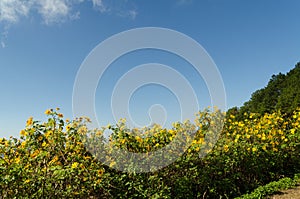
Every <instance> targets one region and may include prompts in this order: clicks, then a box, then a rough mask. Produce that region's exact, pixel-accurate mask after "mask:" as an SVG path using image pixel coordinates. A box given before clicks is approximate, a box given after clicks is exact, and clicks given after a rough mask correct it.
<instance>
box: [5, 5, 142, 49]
mask: <svg viewBox="0 0 300 199" xmlns="http://www.w3.org/2000/svg"><path fill="white" fill-rule="evenodd" d="M83 2H90V3H91V5H92V6H93V8H94V9H95V10H97V11H99V12H100V13H109V14H116V15H118V16H121V17H128V18H130V19H135V18H136V15H137V11H136V8H135V7H134V6H133V8H132V7H130V6H124V5H125V4H127V5H128V4H129V1H128V0H118V1H113V0H0V23H1V24H4V27H5V28H4V29H5V32H6V34H7V27H9V26H10V25H11V24H17V23H18V22H19V21H20V19H22V18H26V17H28V16H29V15H30V14H31V13H32V12H35V13H38V14H39V15H40V16H41V18H42V19H43V23H44V24H46V25H51V24H56V23H63V22H65V21H68V20H75V19H79V18H80V11H79V10H74V5H77V4H80V3H83ZM120 5H123V6H120ZM1 47H2V48H4V47H5V43H4V41H3V33H2V37H1Z"/></svg>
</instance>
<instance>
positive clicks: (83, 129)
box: [78, 126, 87, 135]
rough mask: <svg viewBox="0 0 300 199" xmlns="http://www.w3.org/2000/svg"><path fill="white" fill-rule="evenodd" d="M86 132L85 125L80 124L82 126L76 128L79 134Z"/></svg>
mask: <svg viewBox="0 0 300 199" xmlns="http://www.w3.org/2000/svg"><path fill="white" fill-rule="evenodd" d="M86 132H87V128H86V126H82V127H80V128H79V129H78V133H79V134H80V135H85V134H86Z"/></svg>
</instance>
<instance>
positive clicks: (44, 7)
mask: <svg viewBox="0 0 300 199" xmlns="http://www.w3.org/2000/svg"><path fill="white" fill-rule="evenodd" d="M36 3H37V4H38V12H39V13H40V14H41V16H42V17H43V19H44V22H45V23H46V24H52V23H55V22H60V21H62V20H64V19H65V18H66V17H67V16H68V15H69V14H70V10H71V7H70V5H68V4H67V2H66V0H39V1H38V2H36Z"/></svg>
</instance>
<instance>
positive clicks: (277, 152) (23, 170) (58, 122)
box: [0, 109, 300, 198]
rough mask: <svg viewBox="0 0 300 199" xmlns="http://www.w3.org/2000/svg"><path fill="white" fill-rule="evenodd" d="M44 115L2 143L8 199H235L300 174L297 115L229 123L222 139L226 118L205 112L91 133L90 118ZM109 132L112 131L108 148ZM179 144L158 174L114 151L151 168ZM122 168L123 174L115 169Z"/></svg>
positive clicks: (1, 188)
mask: <svg viewBox="0 0 300 199" xmlns="http://www.w3.org/2000/svg"><path fill="white" fill-rule="evenodd" d="M45 113H46V114H47V115H48V116H49V118H48V121H46V122H44V123H42V122H38V121H35V120H33V118H29V119H28V121H27V125H26V128H25V129H24V130H22V131H21V132H20V134H21V137H20V139H17V138H10V139H4V138H3V139H0V154H2V155H1V156H0V195H2V197H4V198H41V197H42V198H58V197H62V198H220V197H223V198H233V197H238V196H240V195H242V194H245V193H249V192H251V191H253V190H254V189H255V188H257V187H259V186H261V185H265V184H267V183H269V182H271V181H274V180H279V179H281V178H283V177H292V176H293V175H294V174H295V173H300V160H299V153H300V146H299V140H300V130H299V129H300V109H297V110H295V111H294V113H293V116H292V117H285V115H284V114H281V113H280V112H275V113H272V114H265V115H258V114H249V115H245V118H246V119H245V120H243V121H237V120H236V119H235V117H234V116H227V117H226V118H227V120H226V123H225V126H224V128H223V129H221V130H222V131H221V134H220V135H219V134H217V132H218V131H219V130H220V129H219V128H220V126H221V125H220V124H221V123H222V119H223V118H224V117H222V115H223V114H222V113H221V112H220V111H215V112H210V111H209V110H208V109H206V110H204V111H202V112H199V113H198V114H197V116H196V119H195V121H196V124H192V123H190V122H189V121H186V122H184V123H179V122H177V123H174V125H173V127H172V128H171V129H165V128H162V127H161V126H159V125H154V126H152V127H151V128H143V129H129V128H127V127H126V121H125V120H120V121H119V123H118V124H116V125H113V126H110V125H109V126H107V127H102V128H101V129H91V130H90V129H88V128H87V125H88V122H89V119H88V118H78V119H74V120H72V121H68V120H65V119H64V118H63V115H62V114H61V113H59V112H58V110H56V111H54V110H47V111H46V112H45ZM216 118H217V119H216ZM218 122H219V123H218ZM107 129H110V130H111V131H112V132H113V133H112V135H111V136H110V137H109V141H108V144H107V143H106V142H105V140H106V138H105V137H104V135H103V132H104V131H106V130H107ZM193 132H195V133H194V134H193ZM174 140H175V142H177V145H174V146H171V147H170V148H167V149H168V150H169V151H170V153H169V154H167V155H166V157H164V158H166V160H168V159H172V158H174V157H176V160H175V159H174V160H175V161H172V163H171V164H170V165H168V166H166V167H164V168H161V169H160V170H157V171H156V170H155V171H153V172H146V173H143V172H142V173H141V170H139V167H137V166H136V165H133V164H132V162H130V161H128V159H130V157H129V156H122V155H119V154H118V153H119V152H116V151H118V150H117V149H126V150H127V151H129V152H132V153H143V154H144V156H142V157H143V159H140V160H138V163H139V164H140V165H143V164H145V165H146V166H147V161H148V162H149V161H150V160H151V161H158V162H159V161H161V159H160V158H157V159H153V157H152V156H151V154H152V153H151V152H155V151H159V149H161V148H162V147H164V146H167V145H168V144H169V143H173V142H174ZM216 140H218V141H217V142H216V143H214V142H215V141H216ZM186 144H187V145H188V147H186ZM181 151H184V153H183V154H180V152H181ZM104 152H105V153H104ZM205 153H208V154H207V155H203V154H205ZM199 154H200V155H202V156H200V157H199ZM118 155H119V156H118ZM159 155H165V154H163V153H162V154H159ZM158 157H163V156H158ZM151 158H152V159H151ZM99 160H101V161H99ZM118 165H121V166H122V168H123V169H124V171H123V172H122V171H118V170H115V169H114V168H117V167H116V166H118ZM145 165H143V166H145ZM150 169H151V168H150ZM125 171H128V172H125ZM129 171H130V172H129Z"/></svg>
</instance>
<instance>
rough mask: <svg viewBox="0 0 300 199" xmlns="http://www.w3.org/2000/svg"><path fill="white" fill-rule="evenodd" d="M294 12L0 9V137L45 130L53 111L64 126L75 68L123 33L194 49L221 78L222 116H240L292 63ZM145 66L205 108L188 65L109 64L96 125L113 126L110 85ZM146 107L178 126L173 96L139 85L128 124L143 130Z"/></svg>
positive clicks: (153, 54)
mask: <svg viewBox="0 0 300 199" xmlns="http://www.w3.org/2000/svg"><path fill="white" fill-rule="evenodd" d="M299 8H300V2H299V1H298V0H289V1H283V0H264V1H259V0H252V1H249V0H248V1H246V0H245V1H241V0H227V1H224V0H199V1H196V0H165V1H146V0H142V1H138V0H135V1H134V0H126V1H124V0H119V1H116V0H113V1H111V0H44V1H39V0H26V1H23V0H0V31H1V32H0V33H1V35H0V41H1V45H0V69H1V72H0V91H1V98H0V111H1V114H0V137H8V136H10V135H12V136H18V135H19V131H20V130H21V129H22V128H24V127H25V122H26V120H27V118H28V117H29V116H33V117H34V118H36V119H38V120H45V118H46V117H45V116H44V114H43V113H44V111H45V110H46V109H47V108H55V107H60V108H61V111H62V112H63V113H64V114H65V116H66V117H68V118H72V92H73V85H74V81H75V78H76V74H77V72H78V70H79V68H80V66H81V64H82V62H83V61H84V59H85V58H86V57H87V55H88V54H89V53H90V52H91V51H92V50H93V49H94V48H95V47H96V46H97V45H98V44H99V43H100V42H102V41H104V40H105V39H107V38H109V37H110V36H112V35H114V34H117V33H119V32H122V31H126V30H129V29H132V28H142V27H162V28H169V29H172V30H176V31H179V32H181V33H183V34H186V35H187V36H189V37H191V38H193V39H194V40H196V41H197V42H198V43H199V44H201V45H202V46H203V47H204V48H205V50H206V51H207V52H208V53H209V55H210V56H211V58H212V59H213V60H214V62H215V64H216V65H217V67H218V69H219V71H220V74H221V76H222V78H223V82H224V86H225V89H226V95H227V107H232V106H241V105H242V104H243V103H244V102H245V101H247V100H249V98H250V96H251V93H252V92H254V91H255V90H257V89H259V88H262V87H264V86H266V84H267V82H268V80H269V79H270V77H271V76H272V74H277V73H279V72H283V73H286V72H288V71H289V70H290V69H292V68H293V67H294V65H295V64H296V63H297V62H298V61H300V57H299V56H300V39H299V35H300V23H299V19H300V18H299ZM151 62H157V63H163V64H166V65H169V66H172V67H174V68H175V69H176V70H178V71H179V72H180V73H181V74H183V75H184V76H185V77H187V79H188V80H189V81H190V82H191V84H192V86H193V88H194V89H195V91H196V94H197V97H198V99H199V104H200V107H201V108H203V107H206V106H209V105H211V104H210V99H209V95H208V92H207V89H206V87H205V83H204V81H203V79H201V76H199V75H197V74H195V71H194V70H193V69H191V67H189V64H188V63H186V62H185V61H184V60H182V59H180V58H179V57H176V56H175V55H172V54H170V53H166V52H161V51H158V50H143V51H141V52H139V51H138V52H133V53H129V54H128V55H126V56H123V57H121V58H120V59H118V60H117V61H116V62H114V63H113V64H112V66H111V67H110V68H109V70H108V71H107V72H106V73H105V75H104V76H103V79H101V81H100V84H99V86H98V88H97V93H96V104H95V105H96V110H97V116H98V119H99V122H100V124H101V125H106V124H107V123H108V122H110V123H113V121H112V116H111V113H110V109H109V108H110V100H109V96H110V95H111V92H112V88H113V85H114V84H115V83H116V82H117V80H118V78H120V77H121V76H122V74H123V73H124V72H126V70H129V69H131V68H132V67H134V66H136V65H139V64H145V63H151ZM154 104H161V105H163V106H164V108H165V109H166V111H167V112H168V116H169V117H168V121H169V122H172V121H173V120H176V119H178V117H179V116H180V111H179V109H178V106H179V105H178V104H179V103H178V100H177V101H176V99H175V97H174V94H172V93H171V92H170V91H169V90H168V89H166V88H163V87H160V86H157V85H148V86H144V87H142V88H140V89H139V90H137V91H136V92H135V93H134V94H133V96H132V99H131V100H130V103H129V108H130V111H131V114H132V117H133V118H134V119H135V120H136V121H137V122H138V123H140V124H148V122H149V118H148V112H147V111H148V109H149V108H150V107H151V105H154ZM158 113H162V112H161V110H159V111H158Z"/></svg>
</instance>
